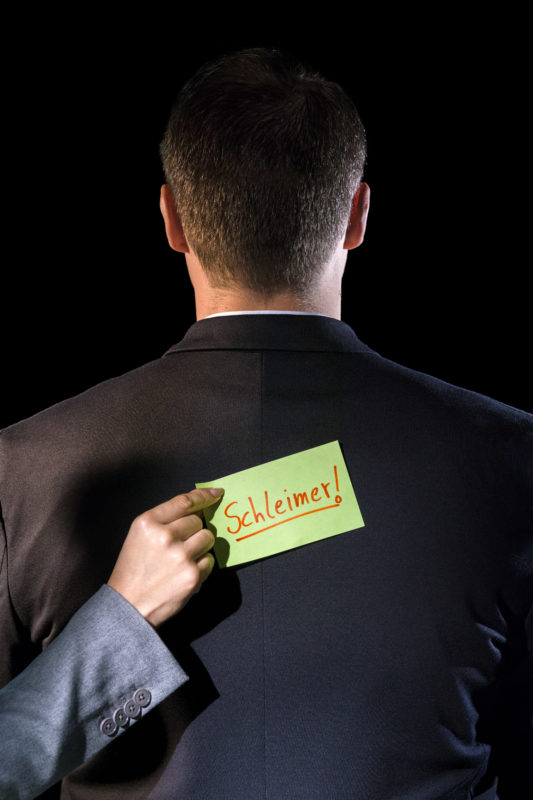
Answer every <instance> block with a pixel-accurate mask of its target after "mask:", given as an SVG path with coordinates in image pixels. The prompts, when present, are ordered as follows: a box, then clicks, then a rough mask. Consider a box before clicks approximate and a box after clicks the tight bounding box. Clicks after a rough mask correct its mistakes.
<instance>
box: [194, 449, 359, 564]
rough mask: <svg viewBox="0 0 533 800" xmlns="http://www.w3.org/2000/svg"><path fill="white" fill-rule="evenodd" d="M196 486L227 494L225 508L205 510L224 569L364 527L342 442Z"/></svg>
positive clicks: (216, 553)
mask: <svg viewBox="0 0 533 800" xmlns="http://www.w3.org/2000/svg"><path fill="white" fill-rule="evenodd" d="M196 486H197V487H205V486H221V487H222V488H223V489H224V490H225V492H224V496H223V497H222V500H221V501H220V503H218V504H217V505H216V506H214V507H210V508H206V509H205V511H204V515H205V519H206V523H207V526H208V528H209V529H210V530H211V531H212V532H213V533H214V534H215V537H216V540H215V548H214V549H215V555H216V558H217V562H218V564H219V566H221V567H229V566H234V565H235V564H243V563H245V562H247V561H254V560H255V559H257V558H265V557H266V556H272V555H274V554H275V553H282V552H283V551H284V550H291V549H292V548H293V547H301V546H302V545H305V544H310V543H311V542H317V541H319V540H320V539H327V538H328V537H330V536H336V535H337V534H339V533H345V532H346V531H352V530H354V529H355V528H361V527H363V526H364V522H363V517H362V516H361V512H360V510H359V504H358V503H357V499H356V497H355V492H354V490H353V487H352V483H351V481H350V476H349V475H348V470H347V469H346V464H345V461H344V458H343V455H342V452H341V448H340V446H339V443H338V442H329V443H328V444H323V445H320V446H319V447H312V448H311V449H310V450H303V451H301V452H300V453H294V454H293V455H290V456H285V458H277V459H276V460H275V461H268V462H267V463H266V464H259V466H257V467H251V468H250V469H244V470H242V471H241V472H236V473H234V474H233V475H226V476H225V477H223V478H217V479H216V480H213V481H209V482H208V483H197V484H196ZM213 509H214V510H213Z"/></svg>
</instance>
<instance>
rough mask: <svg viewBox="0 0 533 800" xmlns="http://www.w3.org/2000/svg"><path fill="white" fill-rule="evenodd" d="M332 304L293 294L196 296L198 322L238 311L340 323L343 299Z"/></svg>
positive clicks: (217, 293)
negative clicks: (298, 314)
mask: <svg viewBox="0 0 533 800" xmlns="http://www.w3.org/2000/svg"><path fill="white" fill-rule="evenodd" d="M332 300H333V298H328V297H327V296H319V297H316V296H313V297H311V298H301V297H297V296H295V295H294V294H292V293H290V292H280V293H277V294H275V295H263V294H257V293H255V292H249V291H240V290H234V291H233V290H227V289H219V290H217V289H211V290H210V291H209V292H202V293H198V292H197V293H196V318H197V319H198V320H200V319H204V318H205V317H208V316H210V315H212V314H221V313H228V312H235V311H300V312H302V311H303V312H307V313H312V314H325V315H326V316H328V317H334V318H335V319H340V318H341V315H340V296H339V298H338V303H335V302H332Z"/></svg>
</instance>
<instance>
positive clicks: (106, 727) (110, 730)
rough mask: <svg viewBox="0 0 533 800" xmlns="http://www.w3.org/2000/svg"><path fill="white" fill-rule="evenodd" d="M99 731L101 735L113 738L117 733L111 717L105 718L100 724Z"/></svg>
mask: <svg viewBox="0 0 533 800" xmlns="http://www.w3.org/2000/svg"><path fill="white" fill-rule="evenodd" d="M100 730H101V731H102V733H105V735H106V736H114V735H115V733H116V732H117V724H116V722H114V721H113V720H112V719H111V717H106V718H105V719H103V720H102V722H101V723H100Z"/></svg>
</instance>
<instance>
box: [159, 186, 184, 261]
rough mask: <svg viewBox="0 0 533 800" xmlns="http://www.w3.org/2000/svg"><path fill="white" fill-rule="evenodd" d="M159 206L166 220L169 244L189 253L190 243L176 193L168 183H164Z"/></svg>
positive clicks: (179, 250)
mask: <svg viewBox="0 0 533 800" xmlns="http://www.w3.org/2000/svg"><path fill="white" fill-rule="evenodd" d="M159 208H160V209H161V213H162V215H163V219H164V220H165V230H166V233H167V239H168V243H169V245H170V246H171V248H172V249H173V250H177V251H178V253H188V252H189V245H188V243H187V239H186V238H185V234H184V233H183V227H182V225H181V219H180V216H179V214H178V212H177V210H176V203H175V202H174V195H173V194H172V191H171V189H170V186H169V185H168V183H164V184H163V186H162V187H161V196H160V198H159Z"/></svg>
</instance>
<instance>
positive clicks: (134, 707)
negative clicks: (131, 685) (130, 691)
mask: <svg viewBox="0 0 533 800" xmlns="http://www.w3.org/2000/svg"><path fill="white" fill-rule="evenodd" d="M124 713H125V714H127V715H128V717H130V718H131V719H134V718H135V717H138V716H139V714H140V713H141V707H140V705H139V704H138V703H136V702H135V700H134V699H133V698H132V699H131V700H127V701H126V702H125V703H124Z"/></svg>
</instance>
